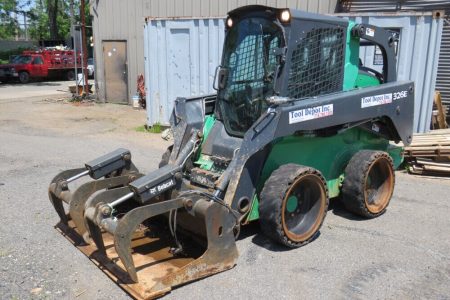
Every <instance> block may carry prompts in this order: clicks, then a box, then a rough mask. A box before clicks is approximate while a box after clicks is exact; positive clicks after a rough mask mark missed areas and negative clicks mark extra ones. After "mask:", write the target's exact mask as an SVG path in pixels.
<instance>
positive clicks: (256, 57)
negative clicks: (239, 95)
mask: <svg viewBox="0 0 450 300" xmlns="http://www.w3.org/2000/svg"><path fill="white" fill-rule="evenodd" d="M269 38H272V39H271V40H270V41H269ZM266 41H269V42H268V44H269V45H268V48H267V49H266V48H265V46H264V43H266ZM278 44H279V38H278V37H273V36H272V37H271V36H270V35H249V36H246V37H245V38H244V39H243V40H242V42H241V43H240V44H239V46H238V47H237V51H236V53H234V54H232V56H231V57H230V66H231V67H232V72H233V74H232V77H231V80H232V82H231V84H232V86H231V90H233V91H235V90H242V89H243V88H244V87H245V86H246V85H249V86H251V87H252V88H257V87H262V86H263V85H264V80H263V79H264V75H265V73H266V71H267V70H265V68H269V66H270V64H275V63H276V57H275V55H274V54H273V51H271V50H272V49H274V48H276V47H277V46H278ZM265 49H266V50H267V51H265ZM264 52H265V53H266V56H265V54H264Z"/></svg>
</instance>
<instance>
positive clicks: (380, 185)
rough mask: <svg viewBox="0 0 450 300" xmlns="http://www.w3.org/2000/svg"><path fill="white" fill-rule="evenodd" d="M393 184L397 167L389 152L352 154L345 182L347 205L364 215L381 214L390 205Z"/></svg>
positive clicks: (348, 207)
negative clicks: (395, 167)
mask: <svg viewBox="0 0 450 300" xmlns="http://www.w3.org/2000/svg"><path fill="white" fill-rule="evenodd" d="M394 184H395V173H394V166H393V164H392V158H391V157H390V156H389V154H387V153H386V152H383V151H371V150H361V151H359V152H357V153H356V154H355V155H353V157H352V159H351V160H350V162H349V163H348V165H347V167H346V168H345V179H344V182H343V185H342V197H343V202H344V205H345V207H346V208H347V209H348V210H349V211H351V212H353V213H355V214H357V215H360V216H362V217H366V218H375V217H378V216H379V215H381V214H383V213H384V212H385V211H386V207H387V206H388V205H389V201H390V200H391V197H392V193H393V192H394Z"/></svg>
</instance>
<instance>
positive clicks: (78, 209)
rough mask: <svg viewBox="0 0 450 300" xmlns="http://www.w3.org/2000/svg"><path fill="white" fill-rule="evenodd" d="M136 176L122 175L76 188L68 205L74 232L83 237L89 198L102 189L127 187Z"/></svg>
mask: <svg viewBox="0 0 450 300" xmlns="http://www.w3.org/2000/svg"><path fill="white" fill-rule="evenodd" d="M137 177H138V176H137V175H131V174H130V175H124V176H118V177H110V178H105V179H102V180H95V181H90V182H86V183H84V184H83V185H81V186H80V187H79V188H77V189H76V190H75V191H74V192H73V194H72V198H71V200H70V203H69V214H70V217H71V218H72V220H73V222H74V223H75V226H76V230H77V231H78V233H79V234H80V235H81V236H83V235H84V234H85V232H86V226H85V223H84V210H85V204H86V202H87V200H88V199H89V197H90V196H91V195H92V194H94V193H95V192H97V191H99V190H102V189H111V188H114V187H119V186H124V185H127V184H128V183H129V182H130V181H132V180H134V179H136V178H137Z"/></svg>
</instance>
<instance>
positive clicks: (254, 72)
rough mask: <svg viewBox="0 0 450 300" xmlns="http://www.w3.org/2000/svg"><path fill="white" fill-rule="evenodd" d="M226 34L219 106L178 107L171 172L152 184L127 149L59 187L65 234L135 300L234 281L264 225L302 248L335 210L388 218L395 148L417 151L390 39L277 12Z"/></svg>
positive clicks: (407, 92) (252, 16) (237, 16)
mask: <svg viewBox="0 0 450 300" xmlns="http://www.w3.org/2000/svg"><path fill="white" fill-rule="evenodd" d="M225 23H226V37H225V42H224V48H223V56H222V62H221V65H220V66H219V67H218V68H217V71H216V78H215V81H214V86H215V88H216V90H217V93H216V94H214V95H209V96H205V97H197V98H177V99H176V100H175V104H174V108H173V111H172V115H171V119H170V124H171V127H172V130H173V134H174V143H173V145H172V146H171V147H169V148H168V149H167V151H166V153H164V155H163V157H162V160H161V163H160V165H159V169H157V170H154V171H152V172H150V173H148V174H145V175H144V174H141V173H140V172H139V171H138V169H137V168H136V167H135V166H134V164H133V163H132V159H131V153H130V152H129V151H128V150H126V149H118V150H115V151H113V152H111V153H109V154H106V155H104V156H101V157H99V158H97V159H95V160H93V161H90V162H88V163H86V164H85V165H84V167H82V168H79V169H71V170H67V171H64V172H62V173H60V174H58V175H57V176H56V177H55V178H54V179H53V180H52V182H51V184H50V187H49V197H50V200H51V202H52V204H53V206H54V208H55V209H56V211H57V213H58V215H59V217H60V219H61V221H60V222H59V224H58V225H57V226H56V227H57V229H58V230H60V231H61V232H62V233H63V234H64V235H65V236H66V237H67V238H69V240H70V241H72V242H73V243H74V245H75V246H76V247H78V248H79V249H80V250H81V251H82V252H84V253H85V254H86V255H87V256H88V257H89V258H90V259H91V260H93V261H94V262H95V263H96V264H97V265H98V266H99V267H100V268H101V269H102V270H103V271H104V272H105V273H106V274H108V275H109V276H110V277H111V278H113V279H114V280H115V281H116V282H117V283H118V284H119V285H120V286H121V287H122V288H123V289H125V290H126V291H128V292H129V293H130V294H131V295H132V296H133V297H135V298H139V299H148V298H154V297H159V296H161V295H163V294H165V293H167V292H169V291H170V290H171V289H172V288H173V287H176V286H179V285H182V284H185V283H187V282H190V281H193V280H196V279H199V278H202V277H206V276H209V275H212V274H215V273H218V272H221V271H224V270H227V269H230V268H232V267H233V266H234V265H235V263H236V260H237V258H238V251H237V248H236V243H235V239H236V238H237V235H238V234H239V230H240V226H241V225H243V224H247V223H249V222H251V221H254V220H259V223H260V227H261V230H262V232H263V233H264V234H266V235H267V236H268V237H269V238H271V239H272V240H274V241H276V242H279V243H281V244H283V245H285V246H287V247H292V248H296V247H300V246H303V245H305V244H307V243H308V242H310V241H312V240H313V239H314V238H315V237H317V233H318V231H319V229H320V228H321V225H322V223H323V221H324V218H325V215H326V213H327V208H328V203H329V199H330V198H336V197H338V196H340V197H341V199H342V201H343V203H344V205H345V207H347V208H348V209H349V210H350V211H351V212H353V213H356V214H359V215H361V216H363V217H366V218H374V217H377V216H379V215H381V214H382V213H383V212H385V210H386V207H387V206H388V204H389V201H390V198H391V196H392V193H393V189H394V169H395V168H396V167H397V166H398V165H399V164H400V163H401V161H402V153H401V152H402V149H401V148H400V147H397V146H395V143H397V142H399V141H403V143H404V144H409V143H410V141H411V135H412V128H413V113H414V112H413V107H414V83H413V82H397V79H396V59H395V52H394V45H395V43H396V40H395V37H394V35H392V34H391V33H390V32H388V31H386V30H383V29H382V28H378V27H375V26H373V25H363V24H355V23H353V22H352V21H348V20H345V19H341V18H337V17H331V16H321V15H317V14H311V13H306V12H302V11H298V10H293V9H276V8H270V7H264V6H246V7H242V8H238V9H235V10H233V11H231V12H229V14H228V18H227V19H226V22H225ZM366 46H369V47H375V46H377V47H379V49H380V50H381V52H382V54H383V55H382V56H383V70H382V72H378V71H376V70H372V69H369V68H366V67H364V66H362V65H361V62H360V60H359V50H360V47H366ZM87 176H89V177H90V178H89V177H87ZM81 177H84V178H85V179H86V178H89V180H85V182H84V183H82V184H78V185H77V184H76V183H77V182H80V178H81ZM67 210H68V211H67Z"/></svg>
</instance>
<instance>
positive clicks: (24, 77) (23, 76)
mask: <svg viewBox="0 0 450 300" xmlns="http://www.w3.org/2000/svg"><path fill="white" fill-rule="evenodd" d="M19 81H20V83H28V82H30V74H28V72H25V71H22V72H20V73H19Z"/></svg>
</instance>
